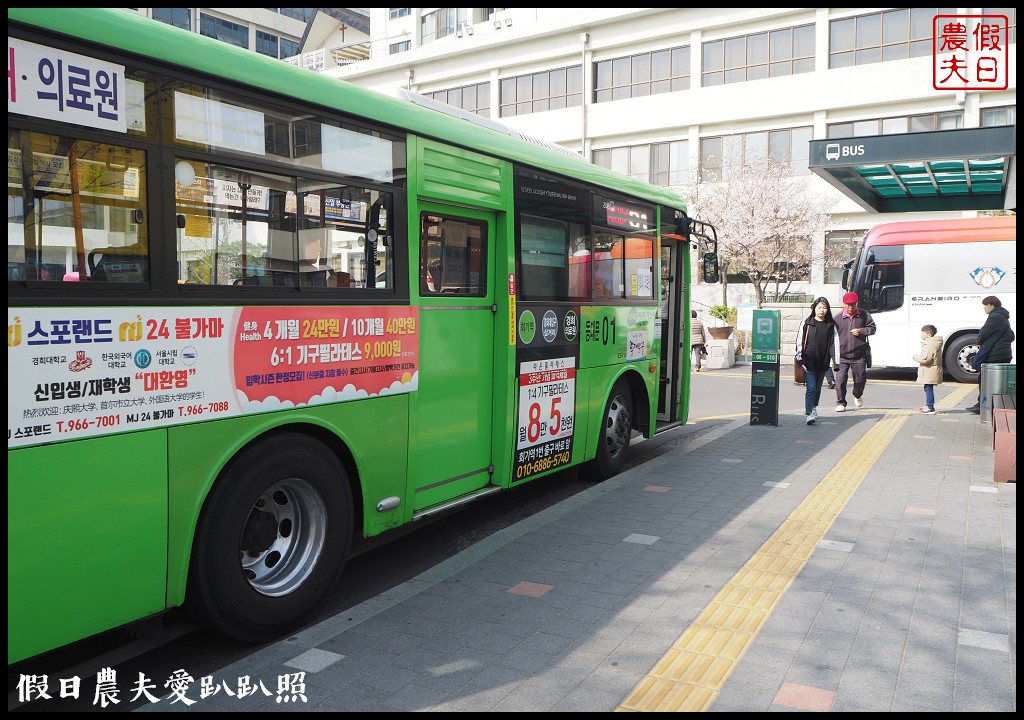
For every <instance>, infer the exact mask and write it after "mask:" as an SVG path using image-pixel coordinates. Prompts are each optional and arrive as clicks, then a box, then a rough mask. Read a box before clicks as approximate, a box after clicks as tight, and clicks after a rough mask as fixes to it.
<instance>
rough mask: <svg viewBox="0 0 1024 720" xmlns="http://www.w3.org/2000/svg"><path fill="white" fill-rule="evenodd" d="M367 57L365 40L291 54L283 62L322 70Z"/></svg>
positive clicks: (349, 63) (367, 42)
mask: <svg viewBox="0 0 1024 720" xmlns="http://www.w3.org/2000/svg"><path fill="white" fill-rule="evenodd" d="M369 59H370V42H369V40H367V41H364V42H358V43H349V44H348V45H339V46H338V47H333V48H321V49H320V50H314V51H313V52H308V53H303V54H301V55H292V56H291V57H287V58H284V62H286V63H288V64H289V65H297V66H299V67H303V68H306V69H307V70H313V71H314V72H322V71H324V70H329V69H331V68H335V67H343V66H345V65H351V64H352V63H357V62H362V61H363V60H369Z"/></svg>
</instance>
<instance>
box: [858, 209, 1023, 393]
mask: <svg viewBox="0 0 1024 720" xmlns="http://www.w3.org/2000/svg"><path fill="white" fill-rule="evenodd" d="M1016 238H1017V219H1016V217H1015V216H1001V217H993V218H965V219H957V220H937V221H909V222H899V223H883V224H881V225H877V226H875V227H874V228H872V229H871V230H870V231H869V232H868V233H867V235H866V236H865V238H864V242H863V246H862V249H861V254H860V256H859V257H858V260H857V266H856V268H855V270H854V278H853V283H851V284H850V287H848V288H847V289H851V290H854V291H856V292H857V293H858V294H859V295H860V296H861V298H862V300H861V304H862V305H863V306H866V307H868V309H869V310H870V311H871V313H872V317H873V318H874V320H875V323H876V325H877V328H878V329H877V332H876V333H875V334H874V335H872V337H871V354H872V361H873V363H874V364H875V365H879V366H885V367H914V366H915V365H916V363H915V362H914V360H913V356H914V354H915V353H917V352H918V351H919V350H920V345H921V343H920V330H921V327H922V326H923V325H926V324H930V325H934V326H935V327H936V328H937V329H938V331H939V335H941V336H942V337H943V339H944V341H945V349H947V350H952V349H954V348H953V345H954V343H958V344H959V343H961V342H966V341H970V342H973V341H974V337H975V336H976V335H977V333H978V331H979V330H980V329H981V326H982V325H983V324H984V322H985V313H984V311H983V310H982V307H981V300H982V299H983V298H985V297H987V296H989V295H995V296H996V297H998V298H999V300H1000V302H1001V303H1002V304H1003V307H1005V308H1006V309H1007V310H1008V311H1009V312H1010V324H1011V327H1013V328H1014V331H1015V332H1016V304H1017V259H1016ZM869 257H874V258H878V261H877V262H878V264H882V263H890V264H894V265H895V264H897V263H898V264H899V267H900V268H901V270H902V291H901V292H900V293H898V295H899V297H898V298H897V299H895V300H894V299H893V297H895V296H892V297H888V298H886V299H885V300H884V306H883V307H881V308H877V307H876V308H875V309H872V304H871V303H872V302H873V297H874V295H875V294H876V293H877V292H878V288H877V287H875V286H877V284H878V280H877V278H878V277H879V274H877V273H876V274H875V276H874V279H873V278H872V276H869V271H868V270H866V269H865V268H866V267H867V265H868V260H869ZM944 355H945V357H944V361H945V366H946V371H947V372H952V374H953V375H954V377H955V378H957V377H959V379H964V378H965V377H966V376H967V375H969V373H968V372H967V371H968V370H969V368H964V367H962V365H961V366H960V367H959V368H958V367H952V368H951V365H952V364H953V360H954V359H953V358H952V357H951V356H950V355H949V354H948V353H946V352H945V351H944Z"/></svg>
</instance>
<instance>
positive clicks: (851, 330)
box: [835, 292, 875, 412]
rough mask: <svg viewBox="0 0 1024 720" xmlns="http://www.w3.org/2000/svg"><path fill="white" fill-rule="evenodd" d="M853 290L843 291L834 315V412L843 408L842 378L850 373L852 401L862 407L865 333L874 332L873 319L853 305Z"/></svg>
mask: <svg viewBox="0 0 1024 720" xmlns="http://www.w3.org/2000/svg"><path fill="white" fill-rule="evenodd" d="M859 301H860V298H859V297H857V293H855V292H848V293H846V294H845V295H843V311H842V312H841V313H839V314H838V315H836V343H837V344H838V346H839V351H838V352H837V353H836V354H837V355H838V356H839V367H838V368H835V371H836V373H837V375H836V412H845V411H846V382H847V380H848V379H849V377H850V375H853V405H854V407H858V408H859V407H863V405H864V401H863V400H861V398H862V397H863V396H864V387H865V386H866V385H867V384H868V368H867V357H868V336H869V335H874V334H875V320H874V318H872V317H871V314H870V313H869V312H868V311H867V310H862V309H861V308H859V307H857V303H858V302H859Z"/></svg>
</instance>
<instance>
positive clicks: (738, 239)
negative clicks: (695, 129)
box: [684, 162, 835, 307]
mask: <svg viewBox="0 0 1024 720" xmlns="http://www.w3.org/2000/svg"><path fill="white" fill-rule="evenodd" d="M808 180H809V178H806V177H794V176H793V174H792V171H791V169H790V165H789V164H788V163H776V162H768V163H767V164H761V165H755V166H745V167H743V168H742V169H739V170H737V171H735V172H733V173H732V174H731V175H730V177H729V178H728V180H727V181H726V182H714V183H711V182H699V181H698V182H696V183H694V184H692V185H691V186H690V187H688V188H686V190H685V191H684V194H685V195H686V196H687V199H688V200H690V202H691V204H692V206H693V208H694V210H695V217H700V219H702V220H705V221H708V222H711V223H712V224H713V225H714V226H715V227H716V228H717V229H718V253H719V261H720V264H721V265H722V268H723V269H722V275H723V278H724V276H725V273H726V272H732V273H734V274H737V273H738V274H743V275H746V276H747V277H748V278H749V279H750V282H751V283H752V284H753V286H754V293H755V296H756V299H757V306H758V307H761V306H762V305H763V304H764V299H765V295H766V294H767V293H768V289H769V287H772V286H774V287H773V290H772V292H773V294H774V295H776V296H779V295H783V294H785V293H786V292H788V291H789V288H790V286H791V285H792V284H793V282H795V281H798V280H803V279H806V278H808V277H809V272H810V266H811V263H812V262H821V261H823V260H824V259H825V258H824V257H823V255H822V251H821V250H815V243H814V239H815V238H816V237H817V236H818V235H819V234H820V233H821V232H822V230H823V229H824V227H825V223H826V220H827V217H828V213H829V211H830V210H831V208H832V206H833V205H834V202H835V201H834V200H832V199H829V198H827V197H826V196H823V195H818V194H816V193H814V192H813V191H812V190H811V185H810V183H809V182H808ZM724 292H725V290H724V288H723V293H724ZM723 298H724V296H723ZM723 302H725V300H724V299H723Z"/></svg>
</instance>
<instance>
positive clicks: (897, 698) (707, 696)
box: [141, 387, 1017, 712]
mask: <svg viewBox="0 0 1024 720" xmlns="http://www.w3.org/2000/svg"><path fill="white" fill-rule="evenodd" d="M968 392H976V389H974V390H971V389H970V388H966V387H965V389H964V392H962V393H961V392H954V393H953V394H951V395H947V396H946V397H945V398H943V400H942V401H940V403H939V410H940V412H939V414H938V415H933V416H928V415H920V414H917V413H916V412H913V411H906V410H896V409H890V410H886V409H871V408H865V409H863V410H858V411H855V412H847V413H844V414H842V415H836V414H834V413H826V414H824V415H823V417H822V418H821V419H820V420H819V421H818V423H817V424H816V425H815V426H813V427H807V426H805V425H804V424H803V416H802V413H801V414H800V415H799V416H796V415H783V416H782V417H781V418H780V427H752V426H750V425H748V424H747V421H746V419H739V420H737V421H735V422H733V423H730V424H728V425H725V426H722V427H721V428H719V429H718V430H716V431H714V432H713V433H711V434H709V435H706V436H704V437H702V438H701V439H700V440H699V441H696V442H693V443H690V444H684V445H681V446H680V447H679V448H677V449H674V450H672V451H670V452H668V453H667V454H665V455H662V456H661V457H659V458H658V459H656V460H654V461H651V462H649V463H646V464H644V465H642V466H639V467H636V468H634V469H632V470H629V471H627V472H625V473H623V474H622V475H619V476H617V477H615V478H612V479H611V480H609V481H607V482H604V483H602V484H600V485H595V486H594V487H593V488H591V489H589V490H587V491H585V492H582V493H580V494H578V495H576V496H574V497H572V498H570V499H569V500H566V501H564V502H562V503H560V504H558V505H556V506H553V507H551V508H548V509H547V510H545V511H543V512H541V513H539V514H537V515H535V516H533V517H531V518H529V519H528V520H525V521H523V522H521V523H519V524H517V525H515V526H512V527H510V528H507V529H506V530H503V531H501V532H499V533H496V534H495V535H492V536H491V537H489V538H487V539H486V540H484V541H482V542H480V543H478V544H476V545H474V546H473V547H471V548H469V549H467V550H466V551H464V552H462V553H460V554H459V555H457V556H455V557H453V558H451V559H450V560H448V561H446V562H444V563H442V564H440V565H438V566H436V567H434V568H432V569H431V570H429V571H427V572H425V573H423V574H422V575H420V576H418V577H416V578H415V579H413V580H410V581H409V582H406V583H404V584H403V585H401V586H399V587H397V588H394V589H393V590H391V591H389V592H387V593H384V594H383V595H380V596H378V597H376V598H373V599H372V600H369V601H367V602H365V603H363V604H361V605H359V606H357V607H355V608H352V609H351V610H349V611H347V612H345V613H343V614H341V615H339V616H336V617H334V618H332V619H330V620H328V621H325V622H323V623H320V624H319V625H316V626H314V627H311V628H309V629H307V630H305V631H303V632H302V633H301V634H299V635H297V636H295V637H293V638H290V639H288V640H286V641H282V642H279V643H275V644H272V645H269V646H266V647H264V648H262V649H260V650H259V651H257V652H255V653H253V654H252V655H250V656H248V657H246V658H244V659H243V660H241V661H239V662H237V663H234V664H232V665H230V666H227V667H224V668H222V669H221V670H220V671H218V672H217V673H215V674H214V676H213V679H214V682H215V683H221V682H224V683H225V685H227V686H229V687H236V686H237V684H238V680H239V678H241V677H244V676H249V677H250V679H251V681H252V682H253V683H259V682H262V683H263V686H264V688H265V690H266V692H264V691H263V690H260V691H259V692H257V693H255V694H253V695H251V696H249V697H246V698H244V699H239V698H238V697H236V696H229V695H228V694H227V693H225V692H219V693H217V694H214V695H211V696H209V697H207V698H205V699H199V700H198V702H196V703H195V704H193V705H191V706H185V705H184V704H183V703H181V702H176V703H172V702H171V699H172V698H164V699H162V700H161V702H159V703H154V704H150V705H146V706H145V707H143V708H141V710H142V711H149V712H159V711H171V710H173V711H188V710H192V711H211V710H221V711H223V710H228V711H236V712H237V711H260V710H296V711H307V712H308V711H324V712H326V711H364V712H366V711H478V712H489V711H491V712H499V711H551V712H569V711H589V712H607V711H615V710H640V711H655V710H676V711H687V710H710V711H766V710H776V711H781V710H807V711H876V712H877V711H882V712H885V711H902V712H909V711H975V712H976V711H1015V710H1016V707H1017V687H1016V677H1017V672H1016V650H1017V648H1016V643H1017V632H1016V630H1017V625H1016V614H1017V593H1016V590H1017V575H1016V571H1017V545H1016V539H1017V527H1016V517H1017V492H1016V485H1015V484H995V483H993V482H992V470H993V454H992V450H991V430H990V427H989V426H988V425H984V424H981V423H980V422H979V419H978V417H977V416H975V415H969V414H966V413H965V412H963V411H962V410H961V409H959V407H958V406H962V405H964V404H965V403H964V402H963V400H964V398H965V397H966V395H967V393H968ZM300 672H304V673H305V675H304V676H301V675H297V673H300ZM282 678H283V679H285V680H300V681H302V682H303V683H304V685H303V686H299V687H298V689H299V690H301V691H302V692H301V694H302V695H303V696H304V698H305V702H303V701H301V700H298V701H296V700H295V696H294V695H293V694H292V693H293V692H294V691H295V690H296V687H294V686H292V687H291V688H290V691H289V692H286V693H283V694H282V695H278V693H277V691H278V687H279V685H278V683H279V681H280V680H281V679H282ZM188 694H189V696H190V697H192V698H193V699H198V696H199V687H198V679H197V684H196V685H195V686H193V688H192V689H191V690H190V691H189V693H188ZM282 696H283V697H288V698H289V701H288V702H281V701H280V699H281V698H282Z"/></svg>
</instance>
